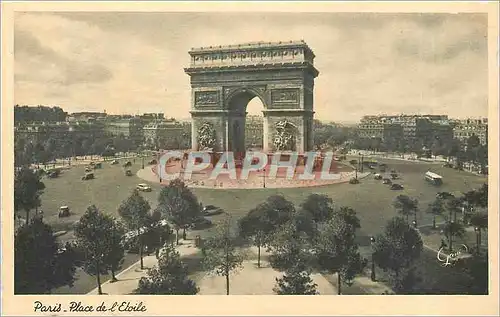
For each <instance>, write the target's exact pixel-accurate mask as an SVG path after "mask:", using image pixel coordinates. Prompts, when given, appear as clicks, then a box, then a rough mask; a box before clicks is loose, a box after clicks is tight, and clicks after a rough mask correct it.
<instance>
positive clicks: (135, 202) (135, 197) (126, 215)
mask: <svg viewBox="0 0 500 317" xmlns="http://www.w3.org/2000/svg"><path fill="white" fill-rule="evenodd" d="M150 209H151V207H150V206H149V203H148V202H147V200H145V199H144V198H143V197H142V196H141V195H140V194H139V191H137V190H134V191H133V192H132V195H130V197H129V198H127V199H126V200H125V201H123V202H122V203H121V205H120V207H119V208H118V214H119V215H120V216H121V217H122V219H123V221H124V222H125V224H126V225H127V227H128V228H129V229H130V230H133V231H136V232H137V237H138V239H139V241H138V242H139V256H140V258H141V270H143V269H144V261H143V251H144V242H143V240H144V239H143V234H144V233H145V232H146V231H147V230H148V229H149V228H148V227H149V226H150V225H151V216H150V214H149V211H150Z"/></svg>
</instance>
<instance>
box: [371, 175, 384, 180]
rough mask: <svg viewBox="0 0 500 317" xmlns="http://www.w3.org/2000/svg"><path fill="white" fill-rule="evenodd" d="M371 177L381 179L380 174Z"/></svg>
mask: <svg viewBox="0 0 500 317" xmlns="http://www.w3.org/2000/svg"><path fill="white" fill-rule="evenodd" d="M373 178H374V179H376V180H381V179H382V175H380V174H375V176H374V177H373Z"/></svg>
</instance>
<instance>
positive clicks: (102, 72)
mask: <svg viewBox="0 0 500 317" xmlns="http://www.w3.org/2000/svg"><path fill="white" fill-rule="evenodd" d="M14 55H15V60H16V61H17V63H16V64H17V65H16V71H15V80H16V81H17V82H30V81H33V82H38V83H40V84H45V83H47V82H54V83H58V84H60V85H63V86H70V85H75V84H81V83H89V82H93V83H100V82H105V81H108V80H109V79H110V78H111V77H112V73H111V71H110V70H109V69H107V68H106V67H105V66H104V65H100V64H95V63H93V62H88V61H87V62H85V61H83V62H82V61H78V60H73V59H70V58H67V57H65V56H64V55H61V54H60V53H58V52H56V51H55V50H54V49H52V48H50V47H47V46H44V45H42V43H41V41H40V40H39V39H38V38H36V37H35V36H34V35H33V33H30V32H28V31H25V30H23V29H21V28H15V34H14ZM26 66H28V67H26ZM47 68H48V69H49V71H44V69H47Z"/></svg>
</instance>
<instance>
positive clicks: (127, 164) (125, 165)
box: [123, 161, 132, 167]
mask: <svg viewBox="0 0 500 317" xmlns="http://www.w3.org/2000/svg"><path fill="white" fill-rule="evenodd" d="M123 166H124V167H130V166H132V162H130V161H128V162H127V163H125V164H123Z"/></svg>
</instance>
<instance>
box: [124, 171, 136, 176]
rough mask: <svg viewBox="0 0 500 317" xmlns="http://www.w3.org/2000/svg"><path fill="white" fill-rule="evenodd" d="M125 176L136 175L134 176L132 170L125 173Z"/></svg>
mask: <svg viewBox="0 0 500 317" xmlns="http://www.w3.org/2000/svg"><path fill="white" fill-rule="evenodd" d="M125 175H126V176H132V175H134V174H132V171H131V170H126V171H125Z"/></svg>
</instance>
